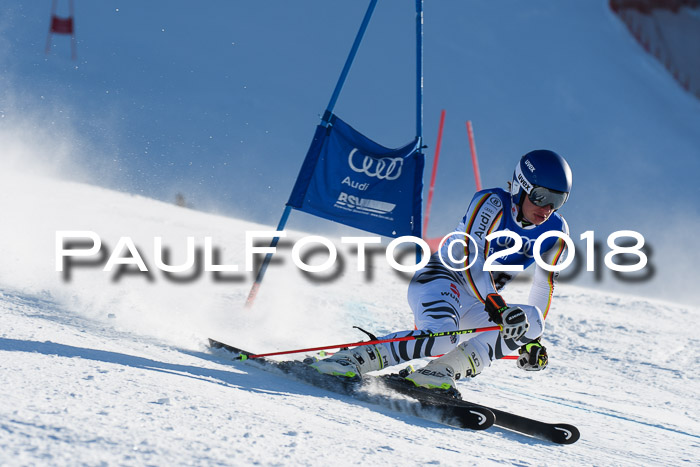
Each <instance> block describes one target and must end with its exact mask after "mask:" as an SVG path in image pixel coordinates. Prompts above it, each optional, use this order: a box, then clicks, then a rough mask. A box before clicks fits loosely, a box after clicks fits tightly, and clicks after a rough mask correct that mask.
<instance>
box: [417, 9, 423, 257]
mask: <svg viewBox="0 0 700 467" xmlns="http://www.w3.org/2000/svg"><path fill="white" fill-rule="evenodd" d="M416 136H417V137H418V153H419V154H423V0H416ZM421 199H422V197H421ZM421 204H422V203H421ZM421 212H422V206H421ZM418 222H419V223H420V224H422V222H420V220H419V221H418ZM419 228H422V225H421V226H420V227H419ZM420 236H421V237H423V232H421V233H420ZM420 260H421V248H420V246H419V245H416V263H420Z"/></svg>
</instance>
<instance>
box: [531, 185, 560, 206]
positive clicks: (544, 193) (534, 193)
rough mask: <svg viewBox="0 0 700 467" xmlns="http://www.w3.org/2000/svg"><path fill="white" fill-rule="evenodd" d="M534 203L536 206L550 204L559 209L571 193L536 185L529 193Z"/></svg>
mask: <svg viewBox="0 0 700 467" xmlns="http://www.w3.org/2000/svg"><path fill="white" fill-rule="evenodd" d="M527 197H528V198H529V199H530V201H531V202H532V204H534V205H535V206H540V207H544V206H548V205H550V204H551V205H552V209H553V210H555V211H556V210H557V209H559V208H560V207H562V206H563V205H564V203H566V200H567V199H568V198H569V193H564V192H562V191H554V190H550V189H549V188H545V187H543V186H536V187H534V188H533V189H532V190H530V193H529V194H528V195H527Z"/></svg>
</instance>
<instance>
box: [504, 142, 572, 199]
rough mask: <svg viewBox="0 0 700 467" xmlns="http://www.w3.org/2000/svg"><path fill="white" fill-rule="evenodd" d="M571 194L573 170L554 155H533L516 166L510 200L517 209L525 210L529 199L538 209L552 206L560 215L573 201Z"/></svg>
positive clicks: (539, 152)
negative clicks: (524, 203)
mask: <svg viewBox="0 0 700 467" xmlns="http://www.w3.org/2000/svg"><path fill="white" fill-rule="evenodd" d="M570 191H571V167H569V164H568V163H567V162H566V160H565V159H564V158H563V157H561V156H560V155H559V154H557V153H556V152H554V151H549V150H547V149H537V150H535V151H530V152H528V153H527V154H525V155H524V156H523V157H521V158H520V161H519V162H518V164H517V165H516V166H515V171H514V172H513V181H512V182H511V185H510V196H511V198H512V200H513V203H514V204H515V205H517V206H522V203H523V201H524V200H525V196H528V198H530V201H532V203H533V204H534V205H536V206H547V205H548V204H551V205H552V209H554V210H555V211H556V210H557V209H559V208H560V207H562V205H563V204H564V203H565V202H566V200H567V199H568V198H569V192H570Z"/></svg>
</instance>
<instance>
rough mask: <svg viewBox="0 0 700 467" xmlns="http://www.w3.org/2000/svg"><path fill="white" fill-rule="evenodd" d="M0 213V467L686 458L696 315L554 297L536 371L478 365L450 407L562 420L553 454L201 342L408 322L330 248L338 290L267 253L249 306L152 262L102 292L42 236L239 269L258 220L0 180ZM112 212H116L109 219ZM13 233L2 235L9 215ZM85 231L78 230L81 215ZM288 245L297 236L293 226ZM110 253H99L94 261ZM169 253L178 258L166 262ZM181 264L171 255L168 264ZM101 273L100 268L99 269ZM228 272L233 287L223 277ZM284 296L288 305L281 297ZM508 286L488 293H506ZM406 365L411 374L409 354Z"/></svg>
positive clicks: (36, 181) (692, 416)
mask: <svg viewBox="0 0 700 467" xmlns="http://www.w3.org/2000/svg"><path fill="white" fill-rule="evenodd" d="M2 182H3V184H2V187H3V191H7V192H11V193H14V194H15V195H16V196H15V197H14V199H13V200H12V201H10V199H9V197H7V196H3V197H0V211H1V212H3V215H4V217H5V219H6V222H7V224H6V225H10V226H13V228H12V229H9V230H7V229H6V230H4V231H3V242H2V244H1V245H0V250H1V251H0V253H1V254H2V258H3V261H4V264H5V265H4V266H3V269H2V276H0V284H2V285H1V286H0V310H1V311H0V313H1V316H2V326H1V327H0V369H1V370H0V371H1V374H2V380H3V384H2V385H0V464H2V465H101V464H102V465H190V464H193V465H250V464H263V465H328V464H330V463H334V464H337V465H351V464H367V463H370V464H378V465H423V464H438V465H458V464H463V463H464V462H468V463H471V464H515V465H679V464H688V465H697V462H698V459H700V419H699V416H700V414H699V413H698V410H697V401H698V399H700V394H699V391H698V389H699V388H700V385H699V381H698V374H699V372H698V361H700V351H698V348H700V346H699V344H700V342H698V341H699V339H698V337H697V333H696V331H695V329H694V328H695V326H694V323H697V319H698V313H699V310H698V309H697V308H693V307H690V306H686V305H677V304H673V303H665V302H660V301H654V300H649V299H642V298H634V297H631V296H624V295H616V294H612V293H606V292H599V291H595V290H590V289H585V288H580V287H575V286H570V285H561V286H560V287H559V288H558V290H557V299H556V301H555V302H554V307H553V309H552V310H551V311H550V314H549V317H548V320H547V325H546V326H547V329H546V331H545V343H546V345H547V347H548V349H549V353H550V356H551V361H550V365H549V367H548V368H547V370H546V371H544V372H539V373H535V374H532V373H525V372H522V371H520V370H518V369H517V368H516V367H515V365H514V363H513V362H508V361H500V362H495V363H494V364H493V365H492V366H491V367H490V368H488V369H487V370H486V371H484V373H483V374H481V375H480V376H478V377H477V378H474V379H472V380H461V381H459V387H460V389H461V391H462V393H463V394H464V396H465V397H466V398H468V399H470V400H473V401H475V402H479V403H483V404H485V405H491V406H493V407H495V408H501V409H505V410H511V411H514V412H516V413H522V414H524V415H528V416H531V417H534V418H539V419H542V420H545V421H552V422H554V421H558V422H567V423H572V424H575V425H576V426H578V427H579V429H580V431H581V439H580V440H579V441H578V442H577V443H576V444H574V445H570V446H559V445H553V444H550V443H547V442H544V441H540V440H537V439H534V438H530V437H527V436H524V435H521V434H516V433H513V432H509V431H507V430H504V429H500V428H497V427H493V428H491V429H489V430H487V431H485V432H470V431H464V430H460V429H457V428H451V427H448V426H444V425H441V424H439V423H436V422H433V421H429V420H424V419H422V418H417V417H415V416H412V415H407V414H403V413H400V412H395V411H392V410H389V409H387V408H383V407H379V406H373V405H372V404H370V403H367V402H358V401H356V400H354V399H352V398H351V397H348V396H341V395H337V394H334V393H331V392H327V391H325V390H322V389H319V388H315V387H311V386H308V385H305V384H303V383H301V382H297V381H293V380H290V379H286V378H285V377H282V376H278V375H274V374H271V373H269V372H265V371H263V370H261V369H259V368H256V367H254V366H251V365H250V364H246V363H241V362H238V363H234V362H231V361H228V360H227V359H226V358H225V357H224V356H222V355H217V354H212V353H211V352H209V351H208V349H207V348H206V338H207V337H214V338H217V339H219V340H222V341H224V342H229V343H231V344H234V345H240V346H241V347H244V348H247V349H249V350H252V351H254V352H269V351H276V350H285V349H288V348H297V347H306V346H316V345H325V344H333V343H343V342H353V341H357V340H361V339H363V338H364V336H362V335H361V334H359V333H358V331H356V330H353V329H352V326H353V325H359V326H362V327H363V328H365V329H369V330H372V331H375V332H376V333H381V332H386V331H390V330H396V329H402V328H409V327H410V326H411V316H410V313H409V311H408V307H407V305H406V303H405V292H406V282H405V280H403V279H402V278H400V277H399V276H398V275H397V274H396V273H395V272H394V271H393V270H391V269H390V268H388V267H385V266H384V265H383V264H382V261H376V262H375V264H374V265H373V266H372V272H373V277H370V278H368V277H367V275H366V274H365V273H359V272H357V271H356V268H355V262H354V260H353V259H352V258H351V257H350V256H349V255H348V259H347V263H348V267H347V268H346V270H345V271H344V272H343V274H342V278H341V279H338V280H335V281H329V282H328V283H323V284H317V283H312V282H311V281H309V280H308V279H307V278H305V277H303V276H302V275H301V274H300V273H299V271H298V270H297V269H296V268H295V266H294V265H293V264H292V262H291V261H290V260H289V250H288V249H287V250H286V251H285V250H280V257H281V258H282V260H281V261H280V262H279V263H277V264H276V265H273V266H271V268H270V270H269V273H268V277H267V278H266V281H265V283H264V286H263V287H262V288H261V292H260V295H259V297H258V301H257V302H256V306H255V307H254V308H253V309H252V310H245V309H244V308H243V306H242V305H243V302H244V300H245V297H246V294H247V291H248V289H249V287H250V282H251V281H250V273H241V274H240V277H238V279H237V280H230V281H228V282H215V281H214V280H212V279H211V278H210V277H208V276H206V275H203V276H202V277H199V278H197V279H190V280H188V281H186V282H185V283H176V282H171V281H169V280H167V279H165V278H164V276H163V274H162V273H161V272H160V271H159V270H157V269H156V268H152V269H153V270H152V271H151V272H152V275H151V278H150V279H148V278H147V277H146V275H145V274H144V273H140V272H133V273H131V274H124V275H123V276H121V277H120V278H117V279H115V278H114V277H113V273H108V272H104V271H103V270H102V266H97V267H95V266H94V265H93V266H82V267H76V268H73V269H72V275H71V279H70V281H68V280H67V279H66V278H65V277H64V276H63V275H62V274H61V273H59V272H56V270H55V264H54V262H55V261H56V260H55V255H54V251H55V244H54V243H55V231H56V230H60V229H66V230H81V229H88V228H89V229H91V230H93V231H94V232H96V233H98V234H99V236H100V238H101V240H102V242H103V243H104V245H107V247H108V248H109V249H112V248H114V247H115V245H116V244H117V241H118V239H119V237H123V236H130V237H131V238H132V239H133V242H134V244H135V245H136V246H137V247H138V248H139V251H140V252H142V254H143V257H144V261H145V262H146V263H147V264H149V265H153V264H154V262H153V247H152V241H153V237H154V236H157V235H161V236H163V238H164V244H165V245H169V246H171V247H172V249H173V250H174V251H175V253H177V252H178V251H180V252H182V251H183V250H184V244H185V237H186V235H193V236H195V238H196V240H197V242H198V244H199V243H201V242H202V241H203V240H202V239H203V238H204V236H211V237H212V238H213V239H214V242H215V244H217V245H219V246H221V251H222V254H221V258H220V262H221V264H240V265H241V269H243V264H244V254H243V250H244V248H243V247H242V245H243V239H242V238H238V236H239V234H240V233H241V232H245V231H248V230H260V229H267V230H270V227H265V226H259V225H253V224H249V223H246V222H244V221H239V220H234V219H230V218H223V217H221V218H220V217H216V216H212V215H204V214H201V213H197V212H195V211H191V210H188V209H183V208H177V207H174V206H171V205H166V204H163V203H161V202H158V201H153V200H149V199H146V198H141V197H137V196H131V195H126V194H122V193H116V192H110V191H108V190H104V189H101V188H95V187H90V186H86V185H80V184H75V183H67V182H60V181H55V180H50V179H42V178H38V177H28V176H26V175H19V174H12V175H11V176H4V177H3V180H2ZM117 214H118V215H117ZM20 218H21V219H23V220H24V224H23V225H22V226H21V228H17V226H18V223H17V220H18V219H20ZM88 221H89V222H88ZM290 235H292V236H296V237H300V236H303V235H304V234H302V233H291V234H290ZM110 253H111V250H110ZM183 254H184V253H183ZM177 261H182V259H181V258H180V259H179V258H178V257H177V254H173V260H172V262H171V264H177ZM102 264H103V265H104V263H102ZM229 276H232V275H231V274H229ZM294 291H296V292H294ZM526 292H527V288H526V285H523V284H515V287H514V288H513V289H512V290H508V291H507V292H506V294H505V296H506V298H507V299H508V300H509V301H511V302H517V301H518V300H524V299H525V296H526ZM414 364H415V365H422V364H424V362H421V361H416V362H414Z"/></svg>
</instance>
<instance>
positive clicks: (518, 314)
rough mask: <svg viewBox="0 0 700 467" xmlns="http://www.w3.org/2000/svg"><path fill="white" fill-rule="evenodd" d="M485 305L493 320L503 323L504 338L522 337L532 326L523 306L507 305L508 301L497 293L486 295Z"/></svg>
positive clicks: (502, 333) (515, 338) (502, 332)
mask: <svg viewBox="0 0 700 467" xmlns="http://www.w3.org/2000/svg"><path fill="white" fill-rule="evenodd" d="M484 307H485V309H486V312H487V313H488V314H489V318H490V319H491V321H493V322H494V323H496V324H500V325H501V335H502V336H503V338H504V339H514V340H517V339H520V338H521V337H523V336H524V335H525V333H526V332H527V330H528V329H529V328H530V323H528V321H527V315H525V312H524V311H523V310H522V309H521V308H518V307H511V306H508V305H506V301H505V300H503V297H501V296H500V295H499V294H497V293H490V294H488V295H487V296H486V302H484Z"/></svg>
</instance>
